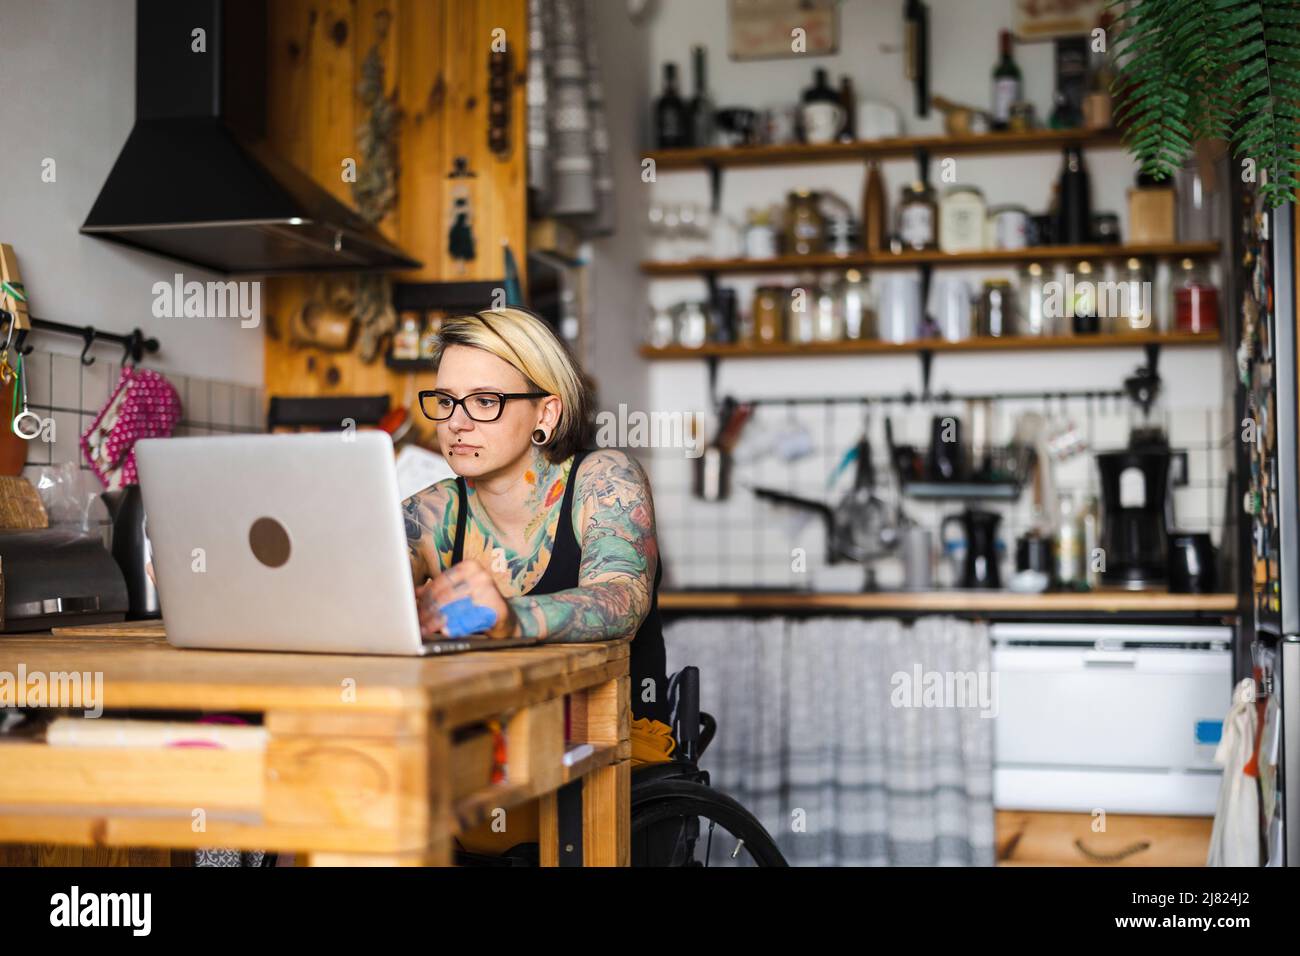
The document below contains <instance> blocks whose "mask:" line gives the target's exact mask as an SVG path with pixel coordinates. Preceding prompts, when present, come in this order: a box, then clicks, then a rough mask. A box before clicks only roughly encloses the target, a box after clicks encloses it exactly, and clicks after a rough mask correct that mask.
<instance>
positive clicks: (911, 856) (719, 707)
mask: <svg viewBox="0 0 1300 956" xmlns="http://www.w3.org/2000/svg"><path fill="white" fill-rule="evenodd" d="M664 638H665V642H666V644H667V650H668V671H669V673H670V674H671V673H673V672H675V671H677V670H678V669H680V668H682V667H684V666H686V665H688V664H694V665H696V666H698V667H699V668H700V695H701V700H700V707H701V709H702V710H705V711H707V712H709V713H711V714H713V716H714V717H716V718H717V720H718V734H717V737H716V738H715V739H714V741H713V743H712V744H711V745H710V746H709V749H708V751H707V752H706V753H705V755H704V758H703V760H702V761H701V765H702V766H703V767H704V769H706V770H708V771H709V773H710V776H711V779H712V784H713V786H714V787H716V788H717V789H719V790H721V791H723V792H725V793H727V794H729V795H731V796H732V797H735V798H736V799H737V800H739V801H740V802H741V803H742V804H743V805H744V806H745V807H746V808H747V809H749V810H750V811H751V812H752V813H754V815H755V816H757V817H758V818H759V820H760V821H762V823H763V825H764V826H765V827H766V828H767V830H768V831H769V832H770V833H771V834H772V836H773V837H774V838H775V839H776V841H777V844H778V845H779V846H780V848H781V852H782V853H783V854H785V857H786V859H787V860H789V862H790V863H791V864H792V865H803V866H890V865H896V866H991V865H992V864H993V798H992V793H993V766H992V753H993V726H992V718H991V716H989V715H990V714H991V713H995V712H996V710H995V708H991V707H989V706H987V705H988V704H989V703H990V702H989V701H988V699H987V697H986V696H984V695H986V694H991V693H994V692H995V691H996V682H994V681H992V679H991V676H990V675H991V655H990V646H989V639H988V630H987V627H986V626H984V625H982V624H971V623H967V622H963V621H960V620H957V619H955V618H942V617H927V618H922V619H921V620H919V621H918V622H917V623H916V624H914V625H905V624H903V623H902V622H900V621H896V620H889V619H857V618H851V617H820V618H810V619H807V620H796V619H786V618H779V617H773V618H757V619H754V618H742V617H712V618H710V617H698V618H682V619H678V620H676V621H673V622H672V623H671V624H669V625H668V626H667V627H666V628H665V632H664ZM981 675H983V676H982V677H981ZM914 685H915V687H914ZM940 685H942V687H944V688H947V689H946V690H943V689H936V688H939V687H940Z"/></svg>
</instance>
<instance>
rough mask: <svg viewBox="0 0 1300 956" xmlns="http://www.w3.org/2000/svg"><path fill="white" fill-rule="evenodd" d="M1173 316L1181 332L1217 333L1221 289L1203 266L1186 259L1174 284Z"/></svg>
mask: <svg viewBox="0 0 1300 956" xmlns="http://www.w3.org/2000/svg"><path fill="white" fill-rule="evenodd" d="M1174 319H1175V323H1176V326H1175V327H1176V328H1177V330H1178V331H1179V332H1195V333H1201V332H1215V331H1218V328H1219V290H1218V288H1217V287H1216V286H1215V285H1214V284H1213V283H1212V282H1211V281H1210V279H1209V273H1208V272H1207V270H1206V269H1205V268H1204V266H1201V265H1199V264H1198V263H1196V262H1195V261H1193V260H1191V259H1184V260H1183V261H1182V263H1181V264H1180V267H1179V274H1178V279H1177V281H1176V282H1175V283H1174Z"/></svg>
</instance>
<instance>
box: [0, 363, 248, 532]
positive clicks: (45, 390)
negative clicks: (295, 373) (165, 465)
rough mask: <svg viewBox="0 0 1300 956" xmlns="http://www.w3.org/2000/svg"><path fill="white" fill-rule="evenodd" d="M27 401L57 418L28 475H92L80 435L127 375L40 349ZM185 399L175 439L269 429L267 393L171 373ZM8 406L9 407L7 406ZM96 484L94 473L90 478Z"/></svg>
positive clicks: (112, 366)
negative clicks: (54, 471) (69, 466)
mask: <svg viewBox="0 0 1300 956" xmlns="http://www.w3.org/2000/svg"><path fill="white" fill-rule="evenodd" d="M24 361H25V362H26V363H27V373H28V389H27V397H28V403H29V404H30V406H31V408H32V411H34V412H36V413H37V414H39V415H41V416H42V417H51V418H53V419H54V423H55V427H54V437H55V440H54V441H52V442H42V441H39V440H35V441H32V442H31V443H30V445H29V447H28V452H27V466H26V467H25V468H24V469H23V475H24V476H25V477H26V478H28V479H29V480H31V481H35V480H36V478H37V476H38V475H39V473H40V471H41V468H42V467H44V466H48V465H57V464H61V463H63V462H68V461H75V462H77V463H78V464H79V465H80V466H81V469H82V470H83V471H85V472H88V473H89V472H90V466H89V465H87V464H86V461H85V459H84V458H83V456H82V453H81V447H80V441H81V435H82V433H83V432H85V431H86V430H87V429H88V428H89V427H90V424H91V422H93V421H94V420H95V416H96V415H98V414H99V410H100V408H102V407H103V406H104V404H105V403H106V402H107V401H108V398H109V395H110V394H111V393H112V389H113V388H114V387H115V386H116V383H117V380H118V378H119V377H120V376H121V374H122V367H121V365H120V363H117V362H110V361H106V360H105V359H103V358H102V357H101V358H97V359H96V360H95V361H94V363H93V364H91V365H82V364H81V360H80V358H79V357H78V356H75V355H58V354H51V353H49V352H44V351H41V350H40V349H37V350H36V351H34V352H32V354H31V355H29V356H26V358H25V359H24ZM167 378H168V380H169V381H170V382H171V383H172V384H173V385H174V386H175V387H176V391H177V392H179V393H180V397H181V421H180V423H179V424H178V425H177V428H176V431H175V433H174V434H175V435H177V436H184V435H220V434H234V433H238V432H259V431H265V421H266V419H265V412H264V407H265V406H264V403H263V399H262V391H261V389H258V388H250V387H247V386H243V385H234V384H231V383H229V382H221V381H214V380H212V379H205V378H193V377H190V376H183V375H175V374H168V375H167ZM5 407H6V408H7V407H8V406H7V405H6V406H5ZM88 480H89V481H92V482H93V481H95V479H94V477H93V475H92V476H91V477H89V478H88ZM93 516H94V517H95V518H96V519H97V520H99V521H100V522H101V523H103V522H107V520H108V515H107V512H106V511H105V510H104V508H103V505H102V503H97V504H96V506H95V512H94V515H93Z"/></svg>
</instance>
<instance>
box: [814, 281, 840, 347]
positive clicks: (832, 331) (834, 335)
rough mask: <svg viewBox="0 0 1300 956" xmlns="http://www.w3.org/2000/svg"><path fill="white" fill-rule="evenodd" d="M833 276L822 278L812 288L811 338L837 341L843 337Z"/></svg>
mask: <svg viewBox="0 0 1300 956" xmlns="http://www.w3.org/2000/svg"><path fill="white" fill-rule="evenodd" d="M833 284H834V278H833V277H826V278H823V280H822V282H820V283H819V284H818V285H816V286H815V287H814V288H813V289H812V290H810V291H811V292H812V307H813V340H814V341H816V342H839V341H841V340H843V338H844V314H843V313H842V312H841V311H840V309H839V303H838V302H837V301H836V299H835V293H834V285H833Z"/></svg>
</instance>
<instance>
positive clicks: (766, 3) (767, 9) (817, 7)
mask: <svg viewBox="0 0 1300 956" xmlns="http://www.w3.org/2000/svg"><path fill="white" fill-rule="evenodd" d="M796 29H802V30H803V31H804V32H803V37H802V39H803V41H804V48H803V49H802V50H799V51H796V50H795V44H794V31H795V30H796ZM727 35H728V41H729V42H728V49H729V53H730V56H731V59H733V60H776V59H792V58H794V57H799V56H830V55H831V54H833V53H836V52H838V51H839V2H838V0H727Z"/></svg>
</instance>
